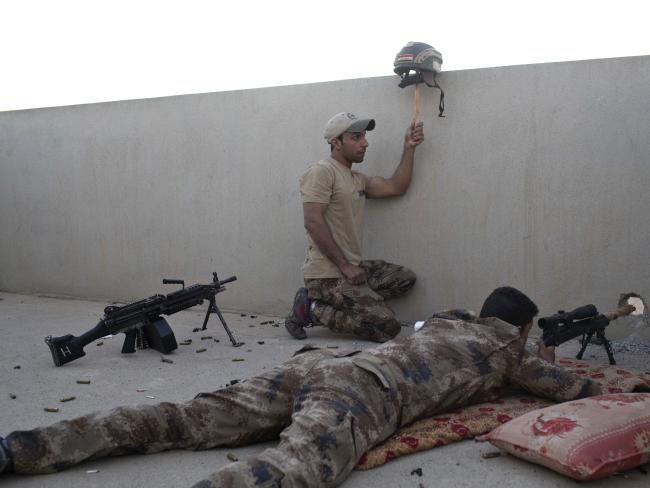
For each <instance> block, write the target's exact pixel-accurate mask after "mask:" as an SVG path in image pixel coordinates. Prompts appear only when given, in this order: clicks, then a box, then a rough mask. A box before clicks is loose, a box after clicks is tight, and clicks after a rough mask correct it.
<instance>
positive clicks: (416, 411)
mask: <svg viewBox="0 0 650 488" xmlns="http://www.w3.org/2000/svg"><path fill="white" fill-rule="evenodd" d="M478 322H480V323H478ZM305 349H309V348H305ZM305 349H303V350H302V351H301V352H302V353H301V354H299V355H297V356H296V357H294V358H293V359H291V360H290V361H288V362H286V363H284V364H282V365H281V366H278V367H276V368H275V369H273V370H272V371H270V372H269V373H267V374H265V375H262V376H258V377H255V378H253V379H251V380H249V381H246V382H242V383H239V384H237V385H234V386H231V387H228V388H226V389H223V390H219V391H216V392H213V393H207V394H200V395H199V396H198V397H197V398H195V399H194V400H192V401H190V402H188V403H185V404H179V405H175V404H170V403H161V404H159V405H156V406H143V407H136V408H117V409H114V410H112V411H111V412H109V413H107V414H101V413H99V414H91V415H89V416H85V417H81V418H78V419H75V420H71V421H63V422H59V423H57V424H54V425H52V426H51V427H46V428H39V429H35V430H32V431H24V432H14V433H12V434H10V435H9V436H8V438H7V441H8V444H9V447H10V449H11V451H12V453H13V455H14V464H15V469H16V471H17V472H18V473H38V472H49V471H54V470H58V469H62V468H65V467H68V466H71V465H73V464H75V463H77V462H80V461H82V460H84V459H91V458H97V457H100V456H106V455H117V454H125V453H130V452H146V453H150V452H156V451H161V450H164V449H171V448H187V449H204V448H210V447H216V446H237V445H243V444H248V443H251V442H257V441H262V440H268V439H271V438H274V437H276V436H277V435H278V434H279V436H280V442H279V444H278V446H277V447H274V448H269V449H265V450H264V451H262V452H261V453H260V454H259V455H257V456H254V457H252V458H251V459H248V460H246V461H238V462H235V463H232V464H229V465H227V466H225V467H224V468H222V469H220V470H219V471H217V472H215V473H213V474H212V475H210V476H209V477H208V478H207V479H205V480H202V481H200V482H198V483H197V484H196V485H194V488H216V487H220V488H221V487H253V486H254V487H279V486H282V487H310V488H311V487H329V486H336V485H338V484H340V483H341V482H342V481H343V480H344V479H345V478H346V476H347V475H348V474H349V473H350V472H351V471H352V469H353V468H354V466H355V465H356V463H357V461H358V460H359V459H360V457H361V456H362V455H363V453H364V452H365V451H366V450H367V449H368V448H370V447H372V446H374V445H376V444H378V443H379V442H381V441H383V440H384V439H386V438H387V437H388V436H390V435H391V434H392V433H394V432H395V431H396V430H397V429H398V428H400V427H402V426H404V425H406V424H408V423H410V422H412V421H413V420H415V419H417V418H419V417H423V416H430V415H434V414H436V413H440V412H444V411H447V410H450V409H453V408H457V407H460V406H463V405H468V404H472V403H477V402H483V401H489V400H494V399H496V398H498V397H499V396H500V394H501V391H502V389H503V388H505V387H509V386H514V387H517V388H523V389H525V390H527V391H529V392H531V393H534V394H536V395H540V396H543V397H547V398H551V399H553V400H556V401H567V400H572V399H576V398H581V397H584V396H589V395H596V394H600V387H599V386H598V385H597V384H596V383H594V382H592V381H591V380H590V379H588V378H583V377H580V376H577V375H574V374H572V373H570V372H568V371H566V370H563V369H562V368H559V367H557V366H554V365H551V364H549V363H546V362H544V361H542V360H540V359H538V358H536V357H534V356H532V355H530V354H529V353H528V352H526V351H525V349H524V344H523V341H522V339H521V337H520V334H519V330H518V329H516V328H515V327H513V326H511V325H509V324H506V323H505V322H501V321H500V320H498V319H483V320H480V321H477V322H463V321H460V320H443V319H438V318H436V319H430V320H428V321H427V322H426V323H425V325H424V327H423V328H422V329H421V330H420V331H419V332H417V333H415V334H413V335H411V336H409V337H405V338H400V339H397V340H394V341H390V342H388V343H386V344H383V345H381V346H378V347H375V348H372V349H367V350H365V351H363V352H358V351H352V352H338V351H337V352H331V351H323V350H311V351H309V350H305Z"/></svg>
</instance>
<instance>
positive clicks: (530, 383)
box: [509, 351, 602, 402]
mask: <svg viewBox="0 0 650 488" xmlns="http://www.w3.org/2000/svg"><path fill="white" fill-rule="evenodd" d="M509 369H510V372H509V378H510V381H511V383H512V384H513V386H516V387H519V388H522V389H524V390H526V391H528V392H530V393H532V394H533V395H537V396H540V397H544V398H549V399H551V400H555V401H557V402H566V401H569V400H576V399H578V398H584V397H588V396H594V395H600V394H601V393H602V391H601V389H600V385H599V384H598V383H596V382H594V381H593V380H591V379H589V378H583V377H582V376H578V375H576V374H574V373H572V372H570V371H567V370H566V369H564V368H561V367H559V366H556V365H554V364H551V363H548V362H546V361H544V360H542V359H540V358H538V357H536V356H533V355H532V354H530V353H528V352H526V351H524V352H523V355H522V357H521V361H519V362H518V364H515V365H514V367H513V368H509Z"/></svg>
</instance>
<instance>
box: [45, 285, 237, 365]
mask: <svg viewBox="0 0 650 488" xmlns="http://www.w3.org/2000/svg"><path fill="white" fill-rule="evenodd" d="M236 279H237V277H236V276H231V277H230V278H226V279H225V280H222V281H220V280H219V278H218V277H217V273H212V283H209V284H207V285H202V284H196V285H192V286H189V287H187V288H185V282H184V281H183V280H177V279H163V284H179V285H181V287H182V288H181V289H180V290H176V291H174V292H172V293H169V294H168V295H153V296H151V297H149V298H145V299H144V300H139V301H137V302H133V303H129V304H127V305H123V306H116V305H109V306H108V307H106V308H105V309H104V316H103V317H102V318H101V319H100V320H99V322H98V323H97V325H96V326H95V327H93V328H92V329H91V330H89V331H88V332H86V333H84V334H82V335H80V336H79V337H75V336H73V335H71V334H67V335H64V336H61V337H52V336H51V335H49V336H47V337H46V338H45V343H46V344H47V345H48V346H49V348H50V351H51V352H52V359H53V360H54V364H55V365H56V366H62V365H63V364H66V363H69V362H70V361H74V360H75V359H79V358H80V357H82V356H85V355H86V353H85V352H84V350H83V348H84V346H86V345H87V344H90V343H91V342H93V341H95V340H97V339H100V338H101V337H104V336H107V335H110V334H117V333H119V332H123V333H124V334H125V335H126V337H125V339H124V344H123V346H122V353H124V354H126V353H133V352H135V346H136V341H137V344H138V348H140V349H144V348H146V347H151V348H153V349H155V350H156V351H159V352H161V353H163V354H167V353H169V352H171V351H173V350H174V349H176V348H177V347H178V345H177V344H176V338H175V337H174V332H173V331H172V330H171V327H170V326H169V324H168V323H167V321H166V320H165V319H164V318H162V317H161V315H172V314H175V313H176V312H180V311H181V310H185V309H187V308H191V307H194V306H195V305H200V304H201V303H203V300H208V301H209V306H208V310H207V312H206V314H205V319H204V320H203V327H202V329H201V330H205V328H206V327H207V324H208V319H209V318H210V314H212V313H216V314H217V316H218V317H219V320H220V321H221V324H222V325H223V328H224V329H225V330H226V333H227V334H228V337H229V338H230V342H232V345H233V347H239V346H241V345H243V342H237V341H236V340H235V338H234V337H233V335H232V332H230V329H229V328H228V325H227V324H226V321H225V320H224V318H223V316H222V315H221V311H220V310H219V307H217V303H216V300H215V295H216V294H217V293H221V292H222V291H224V290H225V289H226V288H225V286H223V285H225V284H226V283H230V282H232V281H235V280H236Z"/></svg>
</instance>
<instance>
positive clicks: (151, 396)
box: [145, 395, 156, 400]
mask: <svg viewBox="0 0 650 488" xmlns="http://www.w3.org/2000/svg"><path fill="white" fill-rule="evenodd" d="M145 398H151V399H152V400H154V399H155V398H156V397H155V396H153V395H145Z"/></svg>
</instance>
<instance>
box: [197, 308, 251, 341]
mask: <svg viewBox="0 0 650 488" xmlns="http://www.w3.org/2000/svg"><path fill="white" fill-rule="evenodd" d="M213 313H216V314H217V317H219V320H220V321H221V325H223V328H224V329H225V330H226V334H228V338H229V339H230V342H232V347H239V346H243V345H244V343H243V342H237V341H236V340H235V337H234V336H233V335H232V332H230V329H229V328H228V324H226V321H225V319H224V318H223V315H221V310H219V307H217V302H216V301H215V300H214V297H213V298H212V299H211V300H210V305H208V310H207V312H206V313H205V319H204V320H203V327H201V330H205V328H206V327H207V326H208V319H209V318H210V314H213Z"/></svg>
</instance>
